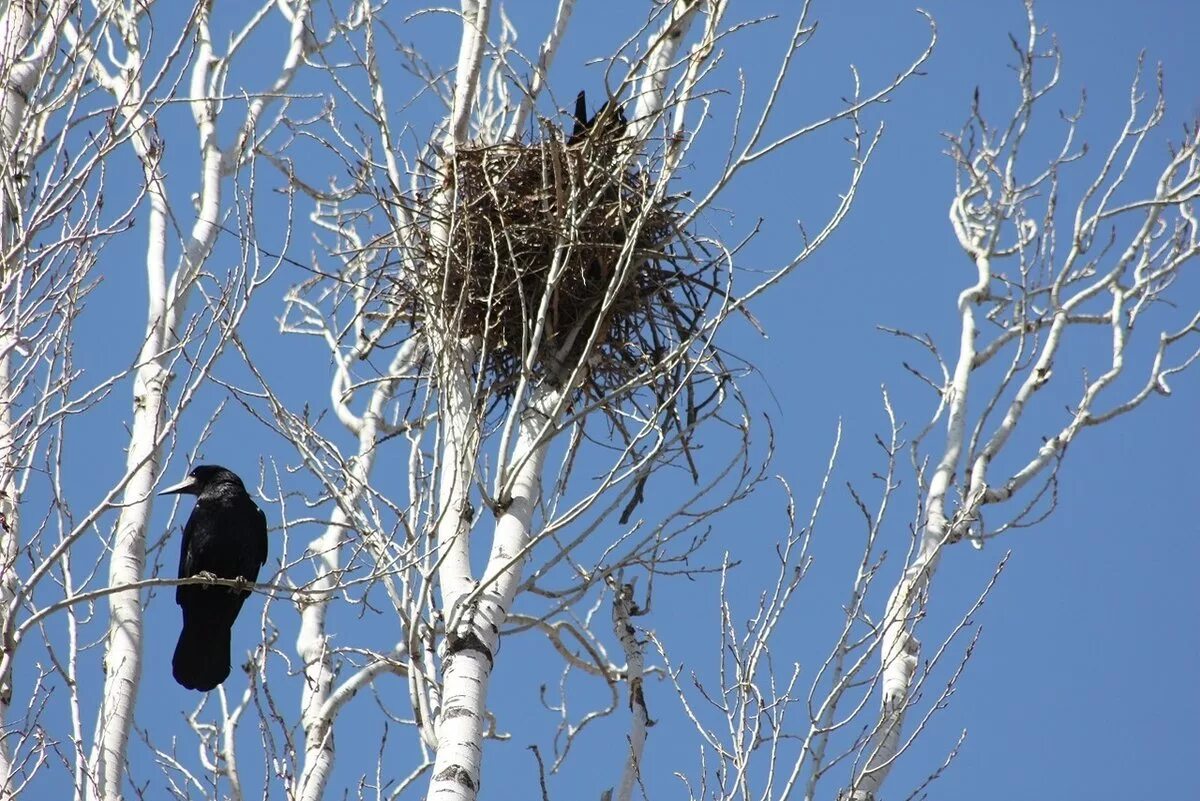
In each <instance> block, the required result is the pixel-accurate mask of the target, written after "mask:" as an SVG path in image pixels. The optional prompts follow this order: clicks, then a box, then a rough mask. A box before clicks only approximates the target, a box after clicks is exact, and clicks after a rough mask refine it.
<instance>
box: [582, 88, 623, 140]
mask: <svg viewBox="0 0 1200 801" xmlns="http://www.w3.org/2000/svg"><path fill="white" fill-rule="evenodd" d="M597 123H599V124H600V127H599V128H598V129H596V124H597ZM628 125H629V121H628V120H627V119H625V109H623V108H621V107H620V106H613V107H612V108H610V107H609V101H607V100H606V101H604V103H602V104H601V105H600V108H598V109H596V115H595V116H594V117H588V115H587V94H586V93H585V92H584V91H583V90H582V89H581V90H580V91H579V94H577V95H575V124H574V125H573V126H572V127H571V135H570V136H569V137H567V144H568V145H575V144H579V143H580V142H582V141H583V140H584V139H586V138H588V137H589V136H590V135H591V133H592V131H593V129H595V130H596V132H597V133H599V134H600V135H601V136H603V137H604V138H605V139H607V140H609V141H614V142H615V141H616V140H618V139H620V138H621V137H622V136H624V135H625V128H626V127H627V126H628Z"/></svg>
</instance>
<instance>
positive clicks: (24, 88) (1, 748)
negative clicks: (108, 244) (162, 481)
mask: <svg viewBox="0 0 1200 801" xmlns="http://www.w3.org/2000/svg"><path fill="white" fill-rule="evenodd" d="M34 6H35V4H34V3H32V2H21V1H19V0H18V1H17V2H9V3H7V4H6V5H5V6H3V7H0V78H2V79H3V81H4V85H3V87H0V154H3V158H2V159H0V632H8V631H10V624H11V622H12V621H10V620H9V619H8V618H9V615H10V614H15V612H16V609H15V608H14V603H13V602H14V599H15V598H16V596H17V593H18V591H19V589H20V586H19V579H18V577H17V571H16V564H17V555H18V552H19V549H20V538H21V519H20V514H21V498H20V491H19V487H18V483H17V473H18V468H19V465H20V463H21V462H22V461H24V460H25V457H26V454H22V453H18V452H17V447H16V445H17V443H16V432H15V431H14V428H13V426H14V418H13V404H14V403H16V402H17V401H18V398H17V393H18V392H19V389H18V388H17V387H15V386H14V382H13V366H14V364H13V360H14V357H15V356H16V355H17V347H18V336H19V332H20V330H21V320H20V313H21V308H20V307H21V303H20V300H21V297H20V293H19V292H18V291H15V288H16V287H18V286H19V283H20V278H19V276H18V275H17V274H16V271H17V270H18V269H20V267H19V263H20V256H19V254H17V253H16V252H15V247H16V243H17V225H18V221H19V220H20V219H22V217H23V214H22V208H21V204H22V194H23V186H24V184H25V182H26V181H27V180H28V176H25V175H23V173H24V172H25V171H26V170H27V168H28V166H27V164H26V156H27V154H28V153H29V152H31V151H32V149H33V145H34V143H32V142H30V141H29V140H30V138H32V137H35V136H36V134H31V133H30V131H31V130H33V126H31V125H30V122H31V121H30V120H29V118H28V110H29V100H30V97H31V95H32V94H33V91H34V87H35V86H36V84H37V81H38V79H39V78H40V76H41V73H42V70H43V68H44V66H45V63H46V60H47V57H48V56H49V54H50V52H51V49H52V45H53V41H54V34H55V32H56V30H57V29H58V27H59V26H60V25H61V24H62V19H63V16H64V15H65V13H66V6H67V4H66V3H65V2H55V3H52V4H51V5H50V7H49V9H48V13H46V12H45V11H40V12H39V11H37V10H36V9H35V7H34ZM39 24H40V30H39V29H38V28H37V27H35V25H39ZM7 639H8V638H7V636H5V637H4V640H5V642H3V643H2V644H0V649H3V650H2V651H0V655H2V656H3V657H4V658H3V660H2V663H3V665H4V667H3V669H2V670H0V732H7V731H8V712H9V707H10V706H11V704H12V699H13V684H12V656H13V655H12V654H11V653H7V651H8V649H9V648H13V647H15V643H11V642H8V641H7ZM7 740H8V738H7V737H6V736H0V799H7V798H9V797H10V793H11V791H12V788H13V787H14V783H15V776H13V765H12V762H11V760H10V757H11V755H10V753H9V750H8V742H7Z"/></svg>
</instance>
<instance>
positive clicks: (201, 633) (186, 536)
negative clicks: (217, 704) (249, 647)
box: [158, 464, 267, 692]
mask: <svg viewBox="0 0 1200 801" xmlns="http://www.w3.org/2000/svg"><path fill="white" fill-rule="evenodd" d="M173 493H186V494H188V495H195V496H197V497H196V506H195V508H193V509H192V514H191V516H190V517H189V518H188V521H187V525H185V526H184V527H183V544H182V545H181V546H180V549H179V577H180V578H190V577H192V576H209V577H214V576H215V577H217V578H225V579H236V578H242V579H245V580H246V581H257V580H258V571H259V569H260V568H261V567H262V566H263V563H265V562H266V561H267V518H266V515H264V514H263V513H262V510H261V509H259V508H258V506H257V504H255V503H254V501H253V500H252V499H251V498H250V495H249V494H248V493H247V492H246V487H245V485H244V484H242V480H241V479H240V478H238V476H237V474H236V473H234V472H232V471H230V470H226V469H225V468H224V467H218V466H216V465H210V464H205V465H200V466H199V467H196V468H195V469H193V470H192V472H191V473H189V474H188V477H187V478H186V479H184V480H183V481H181V482H180V483H178V484H176V485H175V486H173V487H168V488H167V489H165V490H163V491H162V492H160V493H158V494H159V495H170V494H173ZM249 595H250V591H249V590H235V589H232V588H230V587H224V586H206V585H203V584H181V585H179V586H178V587H176V588H175V603H177V604H179V606H180V607H181V608H182V609H183V631H181V632H180V633H179V643H178V644H177V645H176V646H175V656H174V658H172V660H171V667H172V672H173V673H174V675H175V681H177V682H179V683H180V684H182V685H183V686H184V687H187V688H188V689H189V690H200V691H202V692H208V691H209V690H211V689H213V688H214V687H216V686H217V685H218V684H220V683H221V682H223V681H225V679H226V678H227V677H228V676H229V641H230V636H231V634H232V629H233V621H234V620H236V619H237V616H238V612H240V611H241V610H242V604H243V603H245V601H246V598H248V597H249Z"/></svg>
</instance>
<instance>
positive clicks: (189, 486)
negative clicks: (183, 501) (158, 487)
mask: <svg viewBox="0 0 1200 801" xmlns="http://www.w3.org/2000/svg"><path fill="white" fill-rule="evenodd" d="M199 484H200V481H199V480H198V479H197V478H196V477H195V476H188V477H187V478H185V479H184V480H183V481H180V482H179V483H178V484H174V485H172V486H170V487H167V488H166V489H165V490H162V491H161V492H159V493H158V494H159V495H175V494H177V493H180V492H186V493H190V492H191V491H192V490H194V489H195V488H196V487H197V486H198V485H199Z"/></svg>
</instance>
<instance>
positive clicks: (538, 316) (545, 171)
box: [395, 131, 716, 394]
mask: <svg viewBox="0 0 1200 801" xmlns="http://www.w3.org/2000/svg"><path fill="white" fill-rule="evenodd" d="M556 134H557V131H553V132H552V133H551V135H550V136H548V137H547V139H546V140H545V141H543V142H535V143H533V144H519V143H508V144H501V145H494V146H487V147H464V148H460V149H459V150H458V151H457V153H456V154H455V156H454V157H453V159H451V160H449V162H448V164H447V165H446V166H445V168H444V173H443V175H442V182H443V186H442V187H441V188H440V190H439V191H431V192H429V193H428V195H427V196H426V197H424V198H422V199H418V200H417V201H413V200H412V199H411V198H410V199H408V201H407V202H408V203H409V204H410V210H411V211H412V218H413V219H414V221H415V222H416V223H417V224H416V226H415V228H416V229H417V232H418V235H417V236H416V237H414V238H410V240H409V241H410V242H413V241H416V242H417V243H418V245H417V246H418V247H419V248H420V249H421V250H422V251H423V252H421V253H418V254H415V255H416V256H417V258H414V259H411V260H409V263H410V264H421V265H424V267H423V268H422V269H423V272H424V274H418V275H415V276H413V275H410V276H408V277H407V279H405V278H403V277H402V279H401V281H400V283H399V285H398V295H397V298H396V300H395V302H396V303H397V304H398V305H400V306H401V307H402V309H403V311H404V312H406V314H407V315H408V316H410V319H412V320H413V322H415V323H417V324H420V325H425V326H429V325H436V326H439V327H440V330H442V331H446V332H449V333H452V334H453V335H456V336H458V337H472V338H476V339H477V341H478V342H479V343H480V344H481V345H482V351H481V352H482V353H483V354H484V356H483V360H482V363H481V366H482V368H483V369H484V370H485V371H486V372H487V373H488V374H489V375H488V379H490V383H491V384H492V386H493V388H494V391H496V392H498V393H499V394H504V393H505V392H506V391H507V390H510V389H511V387H512V386H514V385H515V382H516V379H517V378H518V377H519V376H520V374H521V371H522V370H523V369H524V368H525V366H526V364H528V366H529V368H530V369H531V370H532V371H533V373H534V374H535V375H536V376H537V377H541V378H546V379H548V380H551V381H554V382H556V383H557V382H560V381H563V380H565V379H566V377H567V376H568V375H570V373H571V371H572V370H573V369H574V368H575V367H576V366H577V365H578V364H580V363H581V361H583V362H584V363H586V365H587V369H586V372H585V374H584V379H583V382H582V384H581V386H582V387H583V388H584V389H585V390H589V389H590V390H598V391H600V392H601V393H602V392H603V391H604V390H605V389H610V388H615V387H618V386H622V385H624V384H626V383H627V382H629V381H630V380H631V379H635V378H636V377H637V376H638V375H639V374H641V373H644V372H645V371H646V370H647V369H648V368H650V367H652V366H654V365H655V364H656V363H657V362H658V361H659V360H660V359H661V358H662V357H663V355H664V354H666V353H669V352H670V351H671V350H672V349H673V348H675V347H677V346H678V345H679V344H680V343H681V342H686V341H688V340H689V338H690V337H691V336H692V335H693V334H694V332H695V330H696V328H697V326H698V324H699V321H700V319H701V317H702V315H703V313H704V310H705V307H706V306H707V304H708V302H709V301H710V300H711V299H712V298H713V297H714V296H715V289H714V287H715V286H716V281H715V280H714V277H715V276H713V275H712V274H711V273H713V272H714V271H715V269H716V267H715V266H714V265H713V264H712V263H705V262H704V261H698V260H696V259H695V258H693V256H692V254H695V253H700V252H702V248H699V247H697V246H696V243H694V242H691V241H689V239H688V237H687V235H686V234H685V233H684V232H683V231H682V230H680V227H679V225H678V224H677V223H678V220H679V218H680V212H679V211H678V210H677V208H676V207H677V202H678V200H679V198H678V197H675V198H672V197H670V196H668V195H666V193H665V192H656V191H655V190H656V187H655V185H654V183H653V182H652V180H651V179H650V178H649V177H648V174H647V172H645V171H640V170H638V169H637V168H636V167H635V166H633V160H632V159H631V158H629V154H628V145H627V144H626V143H625V142H624V141H623V140H616V141H603V140H602V139H600V138H599V137H593V138H590V139H586V140H584V141H583V142H581V143H576V144H573V145H566V144H564V143H563V140H562V139H561V137H560V136H558V135H556ZM539 321H541V323H542V325H541V334H540V340H539V341H538V343H537V345H536V347H535V336H536V332H537V330H538V326H539ZM531 354H532V355H531Z"/></svg>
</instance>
